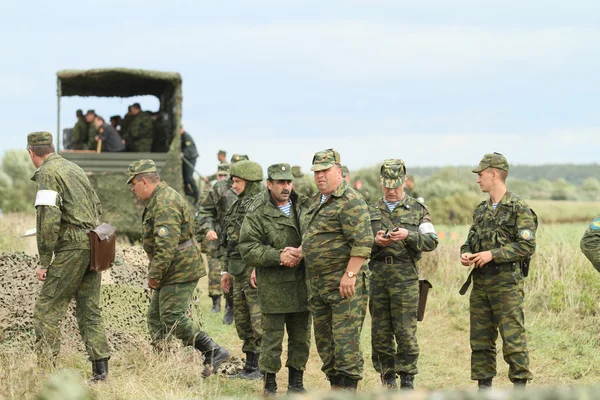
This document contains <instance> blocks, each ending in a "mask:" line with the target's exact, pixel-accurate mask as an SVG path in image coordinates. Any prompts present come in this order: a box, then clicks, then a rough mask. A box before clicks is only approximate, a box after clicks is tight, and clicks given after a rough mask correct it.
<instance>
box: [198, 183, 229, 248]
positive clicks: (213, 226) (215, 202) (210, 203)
mask: <svg viewBox="0 0 600 400" xmlns="http://www.w3.org/2000/svg"><path fill="white" fill-rule="evenodd" d="M237 198H238V196H237V194H236V193H235V191H234V190H233V189H232V188H231V181H230V180H224V181H217V182H215V184H214V185H213V187H212V189H211V190H210V192H208V194H207V195H206V197H204V199H203V200H202V202H201V203H200V209H199V210H198V212H197V213H196V219H197V225H198V231H197V234H198V235H199V236H201V237H203V236H204V235H206V233H207V232H209V231H215V232H217V234H218V235H221V233H222V232H221V220H222V219H223V217H225V214H227V211H228V210H229V208H230V207H231V205H232V204H233V203H235V201H236V200H237Z"/></svg>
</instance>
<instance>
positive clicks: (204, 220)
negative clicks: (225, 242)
mask: <svg viewBox="0 0 600 400" xmlns="http://www.w3.org/2000/svg"><path fill="white" fill-rule="evenodd" d="M247 159H248V156H245V155H241V154H234V155H233V156H232V157H231V164H232V165H233V164H235V163H236V162H237V161H242V160H247ZM221 165H222V167H220V168H222V170H223V171H225V170H226V171H229V165H228V164H225V165H223V164H221ZM217 175H218V173H217ZM227 175H228V174H227ZM227 175H225V176H227ZM231 185H232V181H231V180H230V179H223V180H217V182H216V183H215V184H214V186H213V187H212V189H211V191H210V192H209V193H208V195H207V196H206V197H205V198H204V200H202V202H201V204H200V209H199V210H198V213H197V225H198V232H197V237H199V238H200V239H202V237H204V240H206V241H207V242H209V243H212V244H211V245H209V246H210V248H211V254H210V260H209V268H214V269H215V270H216V268H217V262H218V270H219V273H221V269H222V263H223V260H224V258H225V253H226V249H225V248H224V247H223V246H221V245H220V243H219V239H220V238H219V235H220V234H222V224H221V222H222V220H223V218H224V217H225V214H226V213H227V211H228V210H229V208H230V207H231V205H232V204H233V203H234V202H235V201H236V200H237V193H236V192H235V190H233V189H232V188H231ZM217 232H219V234H217ZM200 241H202V240H200ZM213 251H214V253H213ZM211 263H212V266H211ZM213 275H214V273H213ZM212 279H213V278H210V275H209V285H210V289H209V292H212V293H214V297H212V296H211V297H212V299H213V309H215V308H216V305H217V304H219V308H220V307H221V306H220V303H221V295H220V293H221V276H220V275H219V276H218V281H219V282H218V289H217V287H216V285H215V286H213V283H211V282H213V280H212ZM209 294H210V293H209ZM232 294H233V288H232V290H230V291H229V293H226V294H225V299H226V303H225V315H223V323H224V324H225V325H231V324H232V323H233V296H232Z"/></svg>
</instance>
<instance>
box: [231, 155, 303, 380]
mask: <svg viewBox="0 0 600 400" xmlns="http://www.w3.org/2000/svg"><path fill="white" fill-rule="evenodd" d="M281 168H283V170H281ZM290 170H291V167H290V166H289V165H288V164H275V165H272V166H270V167H269V169H268V171H269V178H270V179H271V180H289V181H291V180H292V179H293V176H292V174H291V172H290ZM290 201H291V204H292V206H291V207H290V215H289V216H287V215H286V214H285V213H284V212H283V211H281V210H280V209H279V207H278V206H277V205H276V204H275V202H274V201H273V200H272V198H271V195H270V193H269V191H266V192H265V193H264V194H263V195H262V196H258V197H256V199H255V201H254V202H253V203H252V204H251V205H250V206H249V208H248V213H247V215H246V218H245V219H244V223H243V224H242V229H241V232H240V245H239V248H240V252H241V254H242V258H243V260H244V263H246V265H251V266H253V267H254V268H256V281H257V286H258V300H259V303H260V309H261V311H262V331H263V337H262V341H261V358H260V363H259V368H260V371H261V372H262V373H263V374H264V373H269V374H276V373H277V372H279V370H280V369H281V351H282V342H283V334H284V331H285V330H286V327H287V332H288V359H287V362H286V367H288V368H290V374H292V375H297V374H298V373H299V371H303V370H304V369H305V367H306V362H307V360H308V354H309V349H310V315H309V312H308V304H307V288H306V276H305V266H304V262H303V261H301V262H300V263H299V264H298V265H297V266H295V267H293V268H290V267H286V266H283V265H282V264H281V263H280V254H281V251H282V250H283V249H284V248H286V247H295V248H298V247H300V245H301V241H302V235H301V233H300V219H301V217H302V214H303V213H304V211H305V209H306V207H307V206H308V204H307V203H308V198H306V197H304V196H302V197H299V196H298V195H297V194H296V193H295V192H294V191H292V192H291V194H290ZM283 294H285V295H283ZM300 379H301V376H300ZM292 380H293V379H292ZM292 380H291V381H292ZM291 381H290V384H293V382H291ZM300 384H301V381H300ZM290 386H291V385H290ZM302 389H303V388H302ZM275 390H276V388H275Z"/></svg>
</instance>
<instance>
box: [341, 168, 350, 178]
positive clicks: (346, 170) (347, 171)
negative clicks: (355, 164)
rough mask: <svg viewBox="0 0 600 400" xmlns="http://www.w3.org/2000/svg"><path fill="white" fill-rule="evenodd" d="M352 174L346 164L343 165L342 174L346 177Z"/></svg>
mask: <svg viewBox="0 0 600 400" xmlns="http://www.w3.org/2000/svg"><path fill="white" fill-rule="evenodd" d="M348 175H350V170H349V169H348V167H346V166H345V165H342V176H343V177H344V178H345V177H347V176H348Z"/></svg>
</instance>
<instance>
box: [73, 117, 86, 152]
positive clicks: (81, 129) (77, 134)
mask: <svg viewBox="0 0 600 400" xmlns="http://www.w3.org/2000/svg"><path fill="white" fill-rule="evenodd" d="M75 116H76V117H77V122H76V123H75V126H74V127H73V133H72V135H73V145H74V147H75V150H85V149H87V143H88V126H87V122H85V117H84V116H83V111H81V110H77V111H75Z"/></svg>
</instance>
